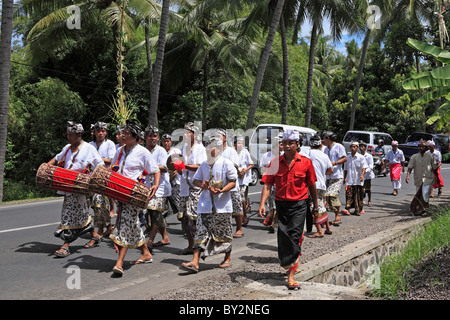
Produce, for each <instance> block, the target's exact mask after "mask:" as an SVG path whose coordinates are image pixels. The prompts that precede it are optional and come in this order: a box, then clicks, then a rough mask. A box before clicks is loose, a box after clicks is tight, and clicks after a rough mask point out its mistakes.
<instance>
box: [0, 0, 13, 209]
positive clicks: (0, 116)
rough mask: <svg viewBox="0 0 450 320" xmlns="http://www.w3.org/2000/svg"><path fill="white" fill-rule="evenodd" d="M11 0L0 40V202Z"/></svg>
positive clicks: (6, 1)
mask: <svg viewBox="0 0 450 320" xmlns="http://www.w3.org/2000/svg"><path fill="white" fill-rule="evenodd" d="M13 2H14V1H13V0H3V5H2V27H1V42H0V202H2V201H3V177H4V172H5V156H6V139H7V133H8V109H9V77H10V67H11V40H12V24H13V13H14V7H13Z"/></svg>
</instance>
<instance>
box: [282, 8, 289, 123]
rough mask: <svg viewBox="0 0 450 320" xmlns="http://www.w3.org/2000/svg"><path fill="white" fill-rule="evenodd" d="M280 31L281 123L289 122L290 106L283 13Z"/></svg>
mask: <svg viewBox="0 0 450 320" xmlns="http://www.w3.org/2000/svg"><path fill="white" fill-rule="evenodd" d="M280 31H281V32H280V33H281V46H282V48H283V104H282V106H281V110H282V111H281V123H282V124H287V113H288V108H289V57H288V47H287V40H286V28H285V25H284V18H283V15H282V16H281V20H280Z"/></svg>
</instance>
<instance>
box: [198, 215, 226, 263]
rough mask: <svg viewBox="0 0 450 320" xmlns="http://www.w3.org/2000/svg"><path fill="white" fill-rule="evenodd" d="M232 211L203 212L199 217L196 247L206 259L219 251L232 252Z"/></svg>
mask: <svg viewBox="0 0 450 320" xmlns="http://www.w3.org/2000/svg"><path fill="white" fill-rule="evenodd" d="M231 217H232V214H231V213H223V212H221V213H217V212H213V213H202V214H199V215H198V218H197V232H196V234H195V237H194V247H193V248H194V249H200V250H201V252H202V254H201V257H202V258H203V259H205V258H206V257H208V256H212V255H215V254H219V253H228V252H231V247H232V245H231V242H232V240H233V228H232V222H231Z"/></svg>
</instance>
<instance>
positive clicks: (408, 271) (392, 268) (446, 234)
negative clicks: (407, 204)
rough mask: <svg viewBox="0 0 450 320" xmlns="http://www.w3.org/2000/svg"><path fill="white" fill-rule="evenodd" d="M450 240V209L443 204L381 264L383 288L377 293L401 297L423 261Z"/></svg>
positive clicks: (375, 291) (375, 294) (381, 286)
mask: <svg viewBox="0 0 450 320" xmlns="http://www.w3.org/2000/svg"><path fill="white" fill-rule="evenodd" d="M449 243H450V209H449V208H444V207H441V208H439V209H436V210H435V211H434V212H433V215H432V221H431V222H430V223H429V224H427V225H426V226H425V227H424V229H423V230H420V231H419V232H418V233H417V234H416V235H415V236H414V237H413V238H412V239H410V241H409V242H408V243H407V244H406V245H405V247H403V248H402V249H401V250H400V251H399V252H398V253H397V254H395V255H392V256H390V257H387V258H386V259H385V260H384V261H383V262H382V264H381V266H380V287H379V288H376V289H374V290H373V291H372V295H373V296H377V297H382V298H388V299H398V293H399V292H406V290H407V286H408V283H409V282H410V281H412V280H413V279H412V278H411V276H412V273H413V271H414V270H416V269H417V268H418V267H419V266H420V263H421V261H422V260H423V259H424V258H426V257H428V256H431V255H433V254H434V253H436V252H437V251H439V250H440V249H441V248H443V247H446V246H448V245H449Z"/></svg>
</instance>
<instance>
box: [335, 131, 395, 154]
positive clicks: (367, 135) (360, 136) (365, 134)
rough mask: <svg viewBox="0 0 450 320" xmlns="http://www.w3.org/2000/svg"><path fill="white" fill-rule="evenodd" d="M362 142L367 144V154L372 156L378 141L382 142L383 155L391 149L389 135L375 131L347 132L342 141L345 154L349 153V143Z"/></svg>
mask: <svg viewBox="0 0 450 320" xmlns="http://www.w3.org/2000/svg"><path fill="white" fill-rule="evenodd" d="M360 140H362V141H364V142H365V143H367V152H368V153H370V154H372V153H373V151H374V150H375V148H376V147H377V145H378V141H379V140H383V141H384V147H383V148H384V153H385V154H386V153H387V152H388V151H389V150H390V149H392V146H391V144H392V140H393V139H392V137H391V135H390V134H389V133H384V132H375V131H347V133H346V134H345V136H344V139H343V140H342V144H343V145H344V147H345V151H346V152H347V153H349V152H350V142H351V141H360Z"/></svg>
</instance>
